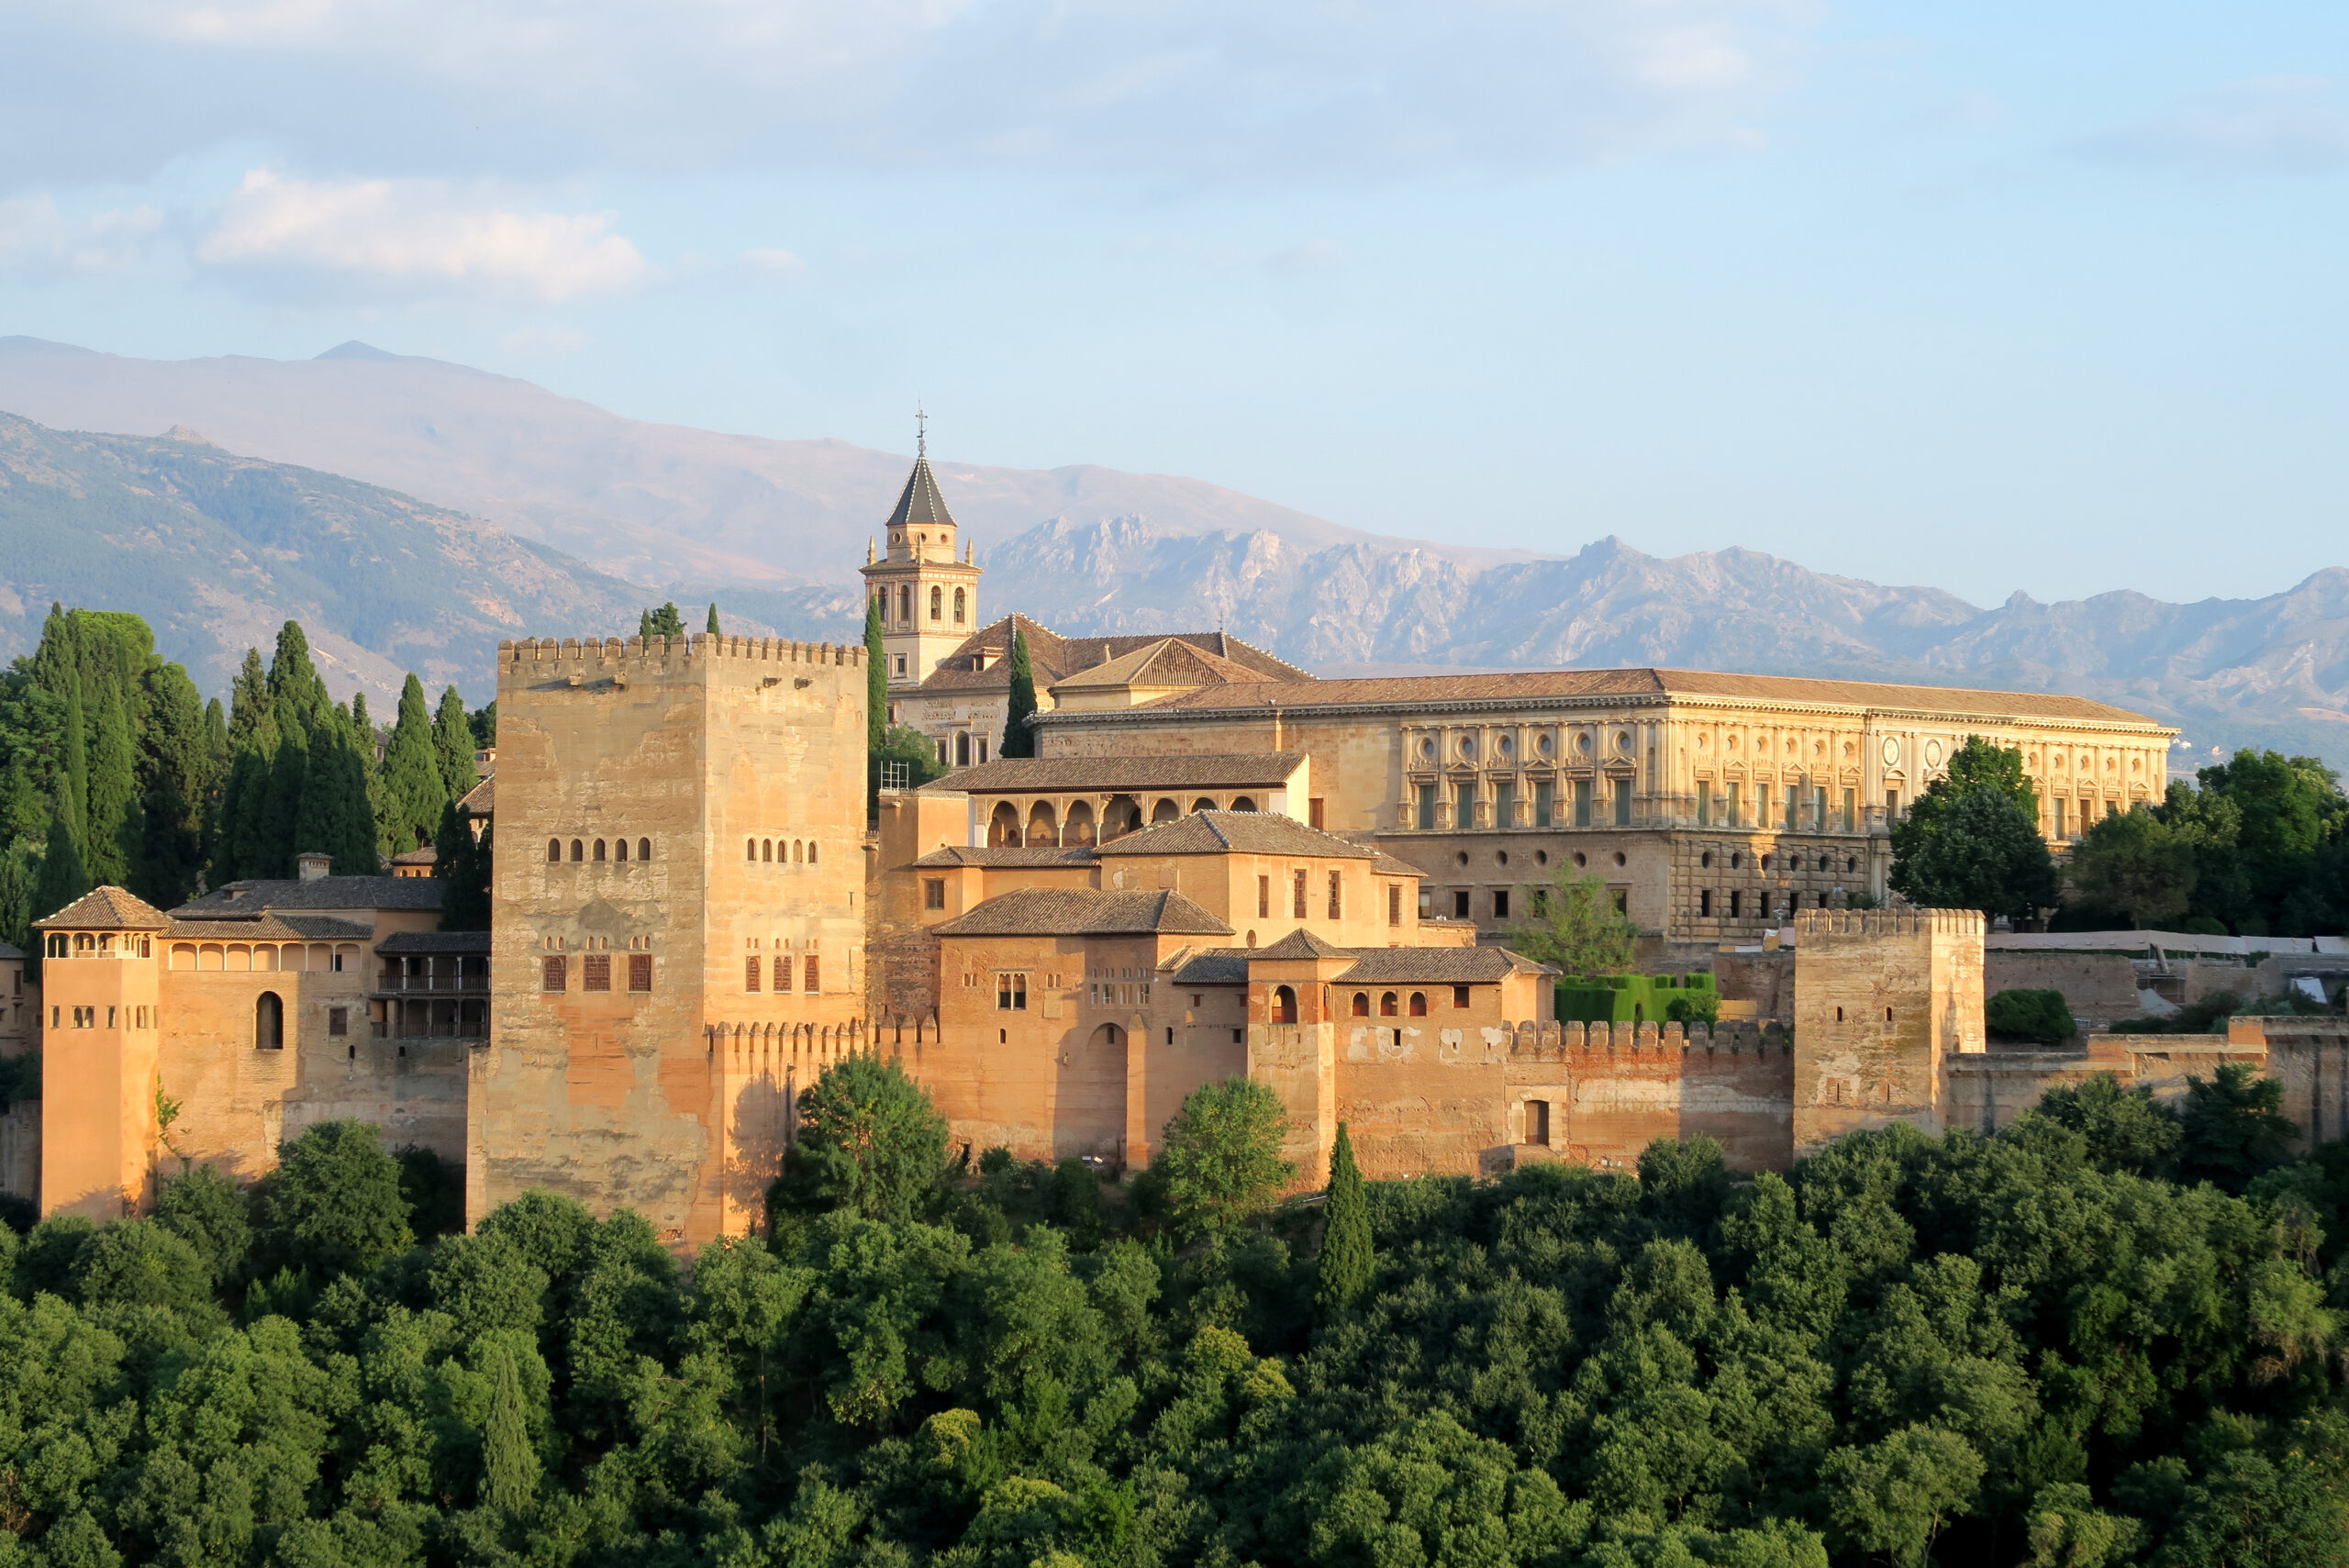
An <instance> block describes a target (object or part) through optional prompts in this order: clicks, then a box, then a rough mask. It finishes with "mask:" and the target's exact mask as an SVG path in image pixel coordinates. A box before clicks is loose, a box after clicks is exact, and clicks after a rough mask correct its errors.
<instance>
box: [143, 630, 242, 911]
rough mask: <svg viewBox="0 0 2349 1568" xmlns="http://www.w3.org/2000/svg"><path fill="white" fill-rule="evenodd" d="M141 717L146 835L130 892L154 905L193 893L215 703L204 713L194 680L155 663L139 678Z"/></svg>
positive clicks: (200, 856)
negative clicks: (143, 705)
mask: <svg viewBox="0 0 2349 1568" xmlns="http://www.w3.org/2000/svg"><path fill="white" fill-rule="evenodd" d="M142 684H143V685H144V688H145V692H146V697H147V703H146V706H147V723H146V726H145V727H144V728H143V729H142V730H141V732H140V734H139V782H140V792H139V798H140V808H141V810H142V812H143V813H144V816H145V818H146V832H147V836H146V841H145V844H144V846H143V847H142V850H141V852H140V855H139V862H140V863H139V873H138V877H137V878H136V880H134V881H133V882H132V883H131V884H130V890H131V891H132V892H133V893H136V894H138V895H139V896H140V897H141V898H144V899H146V900H147V901H148V902H149V903H150V904H152V905H154V906H157V907H158V908H162V909H168V908H170V907H171V906H173V905H174V904H179V903H182V902H184V901H185V900H186V899H188V898H190V897H193V896H194V895H195V888H196V879H197V874H198V873H199V872H200V870H201V869H202V867H203V863H204V818H205V808H206V804H207V801H208V798H209V796H210V795H211V794H212V790H213V779H214V772H213V760H212V756H213V754H212V736H211V734H210V732H209V727H210V725H212V724H216V723H219V722H220V719H219V717H218V715H219V709H220V705H219V703H218V702H217V701H215V702H214V703H213V704H212V707H211V710H210V713H209V714H207V713H206V709H205V706H204V699H203V698H202V697H200V696H199V695H196V690H195V682H193V681H191V680H189V679H188V678H187V672H186V671H185V670H184V669H182V668H180V666H178V665H177V664H165V663H162V662H157V663H156V664H155V665H154V666H153V667H152V668H150V670H148V672H147V673H146V676H145V678H144V680H143V683H142Z"/></svg>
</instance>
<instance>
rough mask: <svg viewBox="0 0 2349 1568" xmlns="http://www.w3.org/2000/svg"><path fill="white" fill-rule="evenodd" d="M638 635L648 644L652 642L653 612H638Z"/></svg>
mask: <svg viewBox="0 0 2349 1568" xmlns="http://www.w3.org/2000/svg"><path fill="white" fill-rule="evenodd" d="M636 635H637V636H639V637H640V638H642V639H644V640H645V641H647V642H650V641H651V640H652V612H651V610H640V611H638V612H637V616H636Z"/></svg>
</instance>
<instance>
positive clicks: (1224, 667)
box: [1052, 637, 1273, 692]
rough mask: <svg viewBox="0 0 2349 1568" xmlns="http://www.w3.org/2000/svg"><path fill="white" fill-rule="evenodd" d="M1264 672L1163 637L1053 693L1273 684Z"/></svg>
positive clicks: (1068, 680) (1058, 685)
mask: <svg viewBox="0 0 2349 1568" xmlns="http://www.w3.org/2000/svg"><path fill="white" fill-rule="evenodd" d="M1271 679H1273V677H1272V676H1270V675H1268V674H1266V673H1264V672H1263V671H1262V670H1252V669H1250V668H1249V667H1248V666H1247V665H1245V664H1242V663H1241V662H1239V661H1238V660H1236V659H1226V658H1223V657H1222V656H1220V655H1219V654H1215V653H1210V652H1208V651H1207V650H1206V649H1204V648H1197V647H1194V646H1192V645H1191V644H1190V643H1188V642H1186V641H1184V640H1183V639H1181V638H1179V637H1162V638H1160V639H1158V640H1157V641H1155V642H1152V643H1146V644H1144V645H1143V646H1142V647H1140V648H1137V649H1135V650H1134V651H1132V652H1130V653H1120V654H1119V655H1118V656H1117V657H1116V658H1114V659H1111V660H1108V661H1107V662H1103V663H1099V664H1096V665H1094V666H1092V667H1091V668H1089V669H1085V670H1079V671H1077V672H1076V673H1074V674H1072V675H1067V676H1063V678H1062V679H1060V680H1058V681H1055V682H1053V683H1052V690H1054V691H1055V692H1058V691H1085V690H1090V689H1095V688H1099V687H1105V686H1108V687H1115V686H1220V685H1229V684H1231V683H1232V682H1234V681H1269V680H1271Z"/></svg>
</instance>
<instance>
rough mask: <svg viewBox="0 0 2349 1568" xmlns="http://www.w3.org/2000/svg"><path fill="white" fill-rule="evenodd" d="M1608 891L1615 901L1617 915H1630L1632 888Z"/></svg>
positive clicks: (1611, 888)
mask: <svg viewBox="0 0 2349 1568" xmlns="http://www.w3.org/2000/svg"><path fill="white" fill-rule="evenodd" d="M1607 891H1608V892H1609V895H1612V896H1613V898H1614V900H1615V913H1617V914H1618V915H1628V914H1630V913H1631V889H1630V888H1628V887H1610V888H1609V889H1608V890H1607Z"/></svg>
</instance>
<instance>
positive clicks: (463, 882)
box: [432, 800, 491, 931]
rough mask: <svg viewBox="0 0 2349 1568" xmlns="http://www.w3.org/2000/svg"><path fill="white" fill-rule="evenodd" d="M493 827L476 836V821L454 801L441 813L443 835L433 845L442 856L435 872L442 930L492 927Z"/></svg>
mask: <svg viewBox="0 0 2349 1568" xmlns="http://www.w3.org/2000/svg"><path fill="white" fill-rule="evenodd" d="M490 833H491V829H489V828H483V829H482V835H481V838H480V839H479V840H475V839H474V838H473V823H472V820H471V819H470V818H468V817H466V816H465V814H464V813H463V812H462V811H460V810H459V809H457V803H456V802H455V801H453V800H452V801H451V802H450V803H449V805H448V808H447V809H446V810H445V811H443V812H442V813H441V815H440V837H439V838H438V839H437V840H434V843H433V848H435V849H436V850H438V851H440V858H439V859H438V860H437V861H435V862H433V866H432V874H433V875H434V876H436V877H438V878H440V882H441V884H442V885H441V889H440V929H442V930H444V931H485V930H487V929H489V878H490V871H491V860H490V843H489V840H490Z"/></svg>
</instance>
